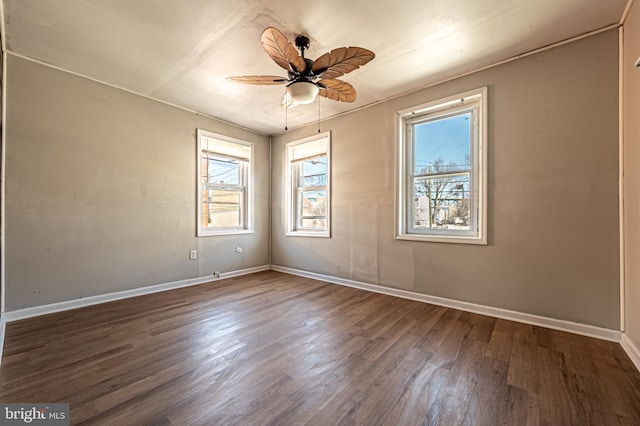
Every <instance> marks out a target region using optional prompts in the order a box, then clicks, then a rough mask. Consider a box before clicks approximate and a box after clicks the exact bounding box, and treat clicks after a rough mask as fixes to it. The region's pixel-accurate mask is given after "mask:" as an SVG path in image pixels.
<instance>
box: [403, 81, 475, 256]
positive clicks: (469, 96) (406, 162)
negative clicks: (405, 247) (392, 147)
mask: <svg viewBox="0 0 640 426" xmlns="http://www.w3.org/2000/svg"><path fill="white" fill-rule="evenodd" d="M470 107H471V108H474V115H475V120H474V121H475V122H474V123H472V126H473V129H474V132H473V134H472V138H471V147H470V148H471V154H470V162H471V175H470V184H471V185H470V186H471V188H470V191H471V196H470V204H471V205H470V218H471V219H470V221H471V230H450V229H420V230H417V229H415V228H414V227H413V223H414V221H413V215H414V212H415V207H414V203H415V200H414V196H413V182H414V175H413V173H414V169H413V140H412V135H411V133H412V131H411V126H412V124H413V123H416V122H418V121H420V120H428V119H429V118H430V117H433V118H435V117H438V116H443V117H446V116H448V115H452V114H453V115H457V114H460V113H462V112H463V111H465V110H468V109H469V108H470ZM396 126H397V128H396V134H397V138H398V139H397V152H396V167H397V171H398V172H397V185H396V220H395V223H396V232H395V234H396V239H399V240H413V241H427V242H444V243H462V244H483V245H486V244H487V143H488V142H487V135H488V132H487V88H486V87H482V88H478V89H475V90H470V91H468V92H464V93H460V94H457V95H453V96H449V97H446V98H443V99H438V100H435V101H431V102H427V103H424V104H421V105H417V106H414V107H411V108H406V109H403V110H400V111H398V112H397V119H396Z"/></svg>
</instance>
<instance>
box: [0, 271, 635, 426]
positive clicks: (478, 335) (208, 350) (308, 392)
mask: <svg viewBox="0 0 640 426" xmlns="http://www.w3.org/2000/svg"><path fill="white" fill-rule="evenodd" d="M4 350H5V353H4V360H3V364H2V368H0V401H2V402H67V403H70V404H71V420H72V424H107V425H133V424H152V425H169V424H175V425H234V424H239V425H253V424H260V425H262V424H273V425H301V424H309V425H336V424H358V425H419V424H430V425H431V424H433V425H437V424H441V425H501V424H503V425H616V424H624V425H638V424H640V374H639V373H638V371H637V370H636V369H635V367H634V366H633V364H632V363H631V361H630V360H629V358H628V357H627V355H626V354H625V353H624V351H623V350H622V348H621V347H620V346H619V345H618V344H615V343H611V342H605V341H600V340H596V339H592V338H587V337H582V336H577V335H572V334H568V333H563V332H559V331H554V330H549V329H544V328H539V327H534V326H528V325H524V324H518V323H514V322H510V321H505V320H500V319H495V318H490V317H485V316H482V315H476V314H471V313H466V312H462V311H457V310H454V309H447V308H443V307H438V306H433V305H428V304H425V303H421V302H415V301H409V300H403V299H399V298H394V297H391V296H385V295H380V294H375V293H369V292H365V291H362V290H357V289H352V288H348V287H341V286H337V285H332V284H327V283H323V282H319V281H314V280H310V279H305V278H300V277H295V276H290V275H286V274H282V273H278V272H273V271H268V272H261V273H257V274H252V275H247V276H243V277H237V278H231V279H226V280H221V281H217V282H213V283H210V284H204V285H200V286H194V287H189V288H183V289H178V290H173V291H169V292H164V293H157V294H153V295H147V296H141V297H137V298H133V299H127V300H122V301H117V302H112V303H107V304H102V305H98V306H93V307H88V308H83V309H77V310H74V311H68V312H63V313H59V314H52V315H47V316H42V317H38V318H33V319H27V320H23V321H17V322H12V323H9V324H8V326H7V331H6V342H5V349H4Z"/></svg>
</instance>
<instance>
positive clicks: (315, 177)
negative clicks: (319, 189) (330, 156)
mask: <svg viewBox="0 0 640 426" xmlns="http://www.w3.org/2000/svg"><path fill="white" fill-rule="evenodd" d="M327 168H328V164H327V157H319V158H314V159H311V160H305V161H303V162H302V173H301V174H300V180H301V182H300V184H299V186H302V187H310V186H327Z"/></svg>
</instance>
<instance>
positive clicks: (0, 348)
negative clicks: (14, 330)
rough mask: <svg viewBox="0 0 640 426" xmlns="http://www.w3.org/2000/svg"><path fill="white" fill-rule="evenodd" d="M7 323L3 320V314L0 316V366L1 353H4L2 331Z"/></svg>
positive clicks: (0, 363)
mask: <svg viewBox="0 0 640 426" xmlns="http://www.w3.org/2000/svg"><path fill="white" fill-rule="evenodd" d="M6 326H7V323H6V321H5V319H4V314H0V366H1V365H2V353H3V351H4V330H5V328H6Z"/></svg>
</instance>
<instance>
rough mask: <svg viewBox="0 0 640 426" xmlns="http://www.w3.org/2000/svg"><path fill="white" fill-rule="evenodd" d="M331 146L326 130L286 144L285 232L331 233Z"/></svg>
mask: <svg viewBox="0 0 640 426" xmlns="http://www.w3.org/2000/svg"><path fill="white" fill-rule="evenodd" d="M330 145H331V135H330V133H329V132H327V133H322V134H319V135H317V136H313V137H310V138H306V139H302V140H299V141H295V142H290V143H288V144H287V145H286V159H287V161H286V164H287V189H286V193H287V200H286V202H287V235H299V236H316V237H329V236H330V235H331V232H330V229H331V228H330V222H331V214H330V211H331V185H330V180H331V156H330Z"/></svg>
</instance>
